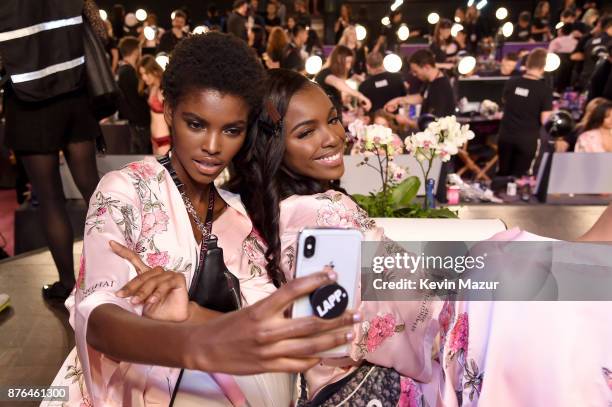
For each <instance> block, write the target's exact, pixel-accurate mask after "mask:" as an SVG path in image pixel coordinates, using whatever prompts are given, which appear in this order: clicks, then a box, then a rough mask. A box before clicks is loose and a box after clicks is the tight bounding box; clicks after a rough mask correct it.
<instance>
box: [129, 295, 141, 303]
mask: <svg viewBox="0 0 612 407" xmlns="http://www.w3.org/2000/svg"><path fill="white" fill-rule="evenodd" d="M130 302H131V303H132V304H138V303H139V302H140V298H138V297H132V300H131V301H130Z"/></svg>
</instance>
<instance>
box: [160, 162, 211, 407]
mask: <svg viewBox="0 0 612 407" xmlns="http://www.w3.org/2000/svg"><path fill="white" fill-rule="evenodd" d="M157 161H158V162H159V163H160V164H161V165H163V166H164V168H165V169H166V170H167V171H168V172H169V173H170V176H171V177H172V180H173V181H174V184H175V185H176V187H177V188H178V190H179V192H182V190H183V186H184V185H183V183H182V182H181V181H180V180H179V178H178V175H176V171H175V170H174V167H173V166H172V162H171V161H170V156H169V155H166V156H163V157H160V158H158V159H157ZM215 195H216V191H215V186H214V184H211V186H210V192H209V193H208V210H207V212H206V221H205V224H204V226H205V228H206V231H205V233H206V234H205V235H204V233H203V234H202V243H201V245H200V259H199V262H198V268H197V269H196V271H195V273H194V275H193V278H192V279H191V285H190V286H189V299H190V300H191V299H192V297H193V295H194V293H195V290H196V288H197V282H198V281H199V278H200V274H201V273H203V272H204V263H205V262H206V254H207V253H208V239H209V238H210V235H211V231H212V223H213V211H214V208H215ZM184 372H185V369H181V372H180V373H179V376H178V379H177V380H176V384H175V385H174V390H173V392H172V398H171V399H170V404H169V406H170V407H171V406H173V405H174V399H176V395H177V393H178V389H179V385H180V383H181V379H182V378H183V373H184Z"/></svg>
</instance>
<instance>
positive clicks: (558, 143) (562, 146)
mask: <svg viewBox="0 0 612 407" xmlns="http://www.w3.org/2000/svg"><path fill="white" fill-rule="evenodd" d="M607 101H608V100H607V99H606V98H602V97H597V98H595V99H593V100H591V101H590V102H589V103H587V105H586V108H585V109H584V116H582V119H581V120H580V122H579V123H578V124H577V125H576V127H575V128H574V130H573V131H572V132H571V133H570V134H568V135H566V136H563V137H559V138H558V139H556V140H555V152H557V153H565V152H566V151H574V149H575V148H576V141H577V140H578V136H579V135H580V134H582V133H584V132H585V128H586V125H587V123H589V122H590V121H591V116H593V112H594V111H595V108H597V107H598V106H600V105H602V104H604V103H606V102H607Z"/></svg>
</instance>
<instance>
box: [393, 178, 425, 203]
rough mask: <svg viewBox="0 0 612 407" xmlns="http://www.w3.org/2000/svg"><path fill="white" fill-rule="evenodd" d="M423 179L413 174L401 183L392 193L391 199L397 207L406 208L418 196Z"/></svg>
mask: <svg viewBox="0 0 612 407" xmlns="http://www.w3.org/2000/svg"><path fill="white" fill-rule="evenodd" d="M420 186H421V181H420V180H419V177H417V176H414V175H413V176H411V177H408V178H406V179H405V180H404V181H402V182H401V183H399V184H398V185H397V186H396V187H395V188H393V192H392V193H391V200H392V202H393V206H394V207H395V208H406V207H407V206H408V205H410V203H411V202H412V200H413V199H414V198H415V197H416V195H417V192H418V191H419V187H420Z"/></svg>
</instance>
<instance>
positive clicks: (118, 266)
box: [66, 171, 146, 405]
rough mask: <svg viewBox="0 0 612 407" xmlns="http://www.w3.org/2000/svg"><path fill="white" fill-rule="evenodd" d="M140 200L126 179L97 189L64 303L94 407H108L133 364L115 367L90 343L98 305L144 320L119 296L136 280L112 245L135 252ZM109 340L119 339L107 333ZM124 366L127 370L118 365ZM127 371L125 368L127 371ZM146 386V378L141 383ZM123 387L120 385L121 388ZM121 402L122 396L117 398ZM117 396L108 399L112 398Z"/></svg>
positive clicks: (108, 180)
mask: <svg viewBox="0 0 612 407" xmlns="http://www.w3.org/2000/svg"><path fill="white" fill-rule="evenodd" d="M138 202H139V199H138V196H137V194H136V191H135V189H134V187H133V186H132V185H131V183H130V181H129V180H128V179H127V177H126V175H124V174H123V173H121V172H119V171H114V172H111V173H109V174H107V175H106V176H105V177H104V178H103V179H102V180H101V181H100V183H99V184H98V187H97V189H96V191H95V192H94V194H93V196H92V198H91V201H90V205H89V210H88V213H87V218H86V224H85V231H84V238H83V254H82V256H81V266H80V270H79V276H78V278H77V287H76V289H75V292H74V293H73V297H71V298H69V299H68V301H66V306H67V307H68V309H69V311H70V323H71V325H72V326H73V328H74V330H75V339H76V347H77V353H78V356H79V359H80V361H81V364H82V367H83V374H84V376H85V383H86V385H87V389H88V390H89V392H90V401H91V402H92V403H93V405H107V404H105V403H107V402H108V400H109V398H108V397H109V393H112V391H110V389H111V388H115V389H116V388H117V383H115V384H112V383H111V382H116V381H120V380H121V379H122V377H123V376H124V375H126V374H127V373H128V372H127V371H121V370H129V364H124V363H117V362H115V361H113V360H111V359H109V358H108V357H106V356H105V355H104V354H102V353H100V352H98V351H96V350H95V349H93V348H92V347H90V346H89V345H88V344H87V339H86V337H87V323H88V321H89V316H90V315H91V312H92V311H93V310H94V309H95V308H96V307H97V306H99V305H102V304H114V305H117V306H119V307H121V308H123V309H125V310H126V311H128V312H132V313H134V314H138V315H142V306H134V305H132V304H131V303H130V302H129V301H128V300H127V299H122V298H119V297H117V296H116V295H115V293H116V292H117V291H118V290H119V289H120V288H121V287H122V286H123V285H125V284H126V283H127V282H128V281H129V280H131V279H132V278H134V277H135V276H136V271H135V270H134V268H133V267H132V266H131V264H129V263H128V262H127V261H126V260H123V259H122V258H120V257H119V256H117V255H115V254H114V253H113V252H112V251H111V249H110V247H109V241H110V240H115V241H117V242H119V243H121V244H123V245H126V246H128V247H130V248H133V245H134V242H135V241H136V238H135V235H136V236H137V233H138V231H139V230H140V213H139V205H138ZM108 334H109V335H120V334H121V333H118V332H109V333H108ZM121 365H125V366H124V369H121V368H120V366H121ZM125 368H127V369H125ZM140 380H141V381H142V384H143V387H144V383H145V381H146V377H143V378H141V379H140ZM119 388H121V386H119ZM116 396H117V399H119V400H121V395H116ZM114 398H115V397H114V396H113V395H112V394H110V399H114Z"/></svg>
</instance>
